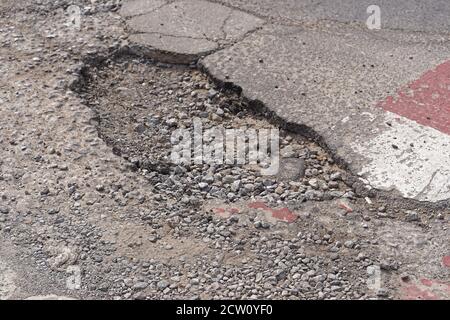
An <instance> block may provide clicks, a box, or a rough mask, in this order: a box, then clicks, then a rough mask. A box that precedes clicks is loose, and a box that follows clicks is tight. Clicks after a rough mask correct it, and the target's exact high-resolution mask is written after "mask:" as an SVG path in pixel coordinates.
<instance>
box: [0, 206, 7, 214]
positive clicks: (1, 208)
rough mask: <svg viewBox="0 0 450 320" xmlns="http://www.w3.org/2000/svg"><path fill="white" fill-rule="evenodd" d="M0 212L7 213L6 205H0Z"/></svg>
mask: <svg viewBox="0 0 450 320" xmlns="http://www.w3.org/2000/svg"><path fill="white" fill-rule="evenodd" d="M0 213H3V214H8V213H9V208H7V207H0Z"/></svg>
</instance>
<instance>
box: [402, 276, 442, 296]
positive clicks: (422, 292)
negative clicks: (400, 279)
mask: <svg viewBox="0 0 450 320" xmlns="http://www.w3.org/2000/svg"><path fill="white" fill-rule="evenodd" d="M401 292H402V294H401V298H402V299H404V300H448V299H449V297H450V285H449V284H448V283H444V282H442V281H436V280H431V279H426V278H422V279H420V281H418V282H417V281H416V282H415V283H410V284H407V285H404V286H403V287H402V289H401Z"/></svg>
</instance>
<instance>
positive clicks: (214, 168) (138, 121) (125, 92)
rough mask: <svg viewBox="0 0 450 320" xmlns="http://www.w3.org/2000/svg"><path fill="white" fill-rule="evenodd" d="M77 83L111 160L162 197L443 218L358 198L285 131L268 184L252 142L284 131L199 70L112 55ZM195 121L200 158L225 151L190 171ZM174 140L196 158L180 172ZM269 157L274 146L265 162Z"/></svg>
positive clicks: (324, 160) (372, 196) (328, 163)
mask: <svg viewBox="0 0 450 320" xmlns="http://www.w3.org/2000/svg"><path fill="white" fill-rule="evenodd" d="M81 74H82V76H81V78H80V80H82V81H80V82H79V83H78V86H77V91H78V93H79V94H80V95H81V96H82V98H83V100H84V102H85V103H86V104H87V105H88V106H90V107H91V108H92V109H93V110H94V111H95V113H96V115H97V116H96V118H95V119H94V120H95V121H96V123H97V128H98V131H99V135H100V137H101V138H102V139H104V140H105V141H106V142H107V143H108V144H109V145H110V146H112V148H113V152H114V153H115V154H117V155H120V156H122V157H123V158H125V159H126V160H128V161H129V163H130V169H131V170H135V171H137V172H138V173H140V174H142V175H144V176H145V177H146V178H148V180H149V182H150V186H151V187H152V188H154V190H156V192H157V193H160V194H162V195H165V196H169V197H171V198H172V199H175V200H176V201H180V202H181V203H183V204H186V205H194V206H198V205H199V204H202V203H204V202H205V200H208V201H209V200H210V199H218V200H221V201H224V202H226V203H234V202H239V201H247V200H249V199H253V200H255V199H256V200H258V201H259V200H261V201H263V202H264V203H270V204H272V205H278V206H280V205H283V206H286V207H289V208H290V209H293V210H295V209H297V208H299V207H301V205H302V203H305V202H309V201H331V200H336V203H337V204H336V207H337V209H338V210H342V211H344V212H351V211H353V209H352V206H354V205H355V206H357V207H364V209H365V210H369V211H371V212H372V213H373V214H375V215H377V216H378V217H380V218H386V217H388V218H389V217H391V218H394V217H395V218H400V219H406V220H410V221H420V220H421V219H422V220H423V221H424V222H425V221H426V220H428V219H430V218H433V217H442V213H439V212H441V211H440V210H436V211H435V210H429V209H427V208H426V207H425V206H415V207H414V205H413V207H414V209H417V210H418V212H410V211H408V210H406V209H408V208H409V209H411V204H408V205H407V206H406V207H407V208H406V207H403V203H402V202H401V201H399V202H396V203H393V202H392V201H389V200H383V199H380V198H378V197H377V195H376V193H375V192H371V191H370V190H369V191H368V190H361V189H358V188H359V186H361V184H358V183H357V182H356V183H355V177H354V176H352V175H351V174H349V173H348V172H347V171H346V170H345V169H343V168H342V167H340V166H338V165H337V164H336V163H335V162H334V160H333V157H332V156H331V155H330V154H329V152H327V151H326V150H325V149H323V148H322V147H321V146H320V145H319V144H318V143H316V142H315V141H313V140H311V139H308V138H305V137H304V136H302V135H300V134H296V133H293V132H292V131H287V130H285V129H280V137H279V147H280V163H279V170H278V172H277V174H275V175H265V174H262V171H261V168H262V167H263V166H264V164H261V163H258V164H257V165H250V164H248V162H249V158H248V156H249V153H250V151H249V147H250V142H251V141H252V139H254V138H255V137H254V136H251V135H249V132H251V131H252V130H253V132H256V133H259V132H261V131H263V130H264V129H265V130H269V131H270V130H273V129H275V128H279V123H278V121H277V120H276V119H273V117H271V115H270V114H268V113H265V111H264V110H263V109H258V106H255V105H252V104H251V103H249V102H247V101H246V100H245V99H244V98H243V97H242V96H241V95H240V94H239V93H238V92H236V91H235V90H232V89H230V88H227V87H226V86H218V85H216V84H215V83H214V82H213V81H212V80H211V79H210V78H209V77H208V76H207V75H205V74H204V73H202V72H201V71H200V70H198V69H197V68H195V67H194V66H191V67H188V66H180V65H169V64H162V63H158V62H155V61H151V60H149V59H145V58H141V57H137V56H130V55H128V54H116V55H111V56H109V57H102V58H98V59H93V60H91V62H88V63H87V64H86V65H85V67H84V68H83V69H82V71H81ZM194 119H195V121H198V122H199V123H200V126H201V130H202V131H201V134H203V139H202V141H201V143H202V144H203V146H202V147H203V149H202V150H203V153H205V150H206V149H205V148H210V149H209V150H212V149H214V146H216V145H217V144H221V146H222V147H223V148H222V150H223V152H224V155H223V157H222V158H223V159H224V163H223V164H208V163H210V162H208V161H204V159H203V161H202V163H199V162H196V161H194V160H195V158H194V155H195V153H194V148H195V147H197V144H198V141H196V140H195V137H194V136H193V134H192V132H193V128H194V127H195V125H194ZM217 128H218V130H219V131H220V132H221V133H223V140H222V141H220V140H219V141H218V140H215V139H214V138H211V139H208V137H206V136H205V134H206V132H207V131H208V129H217ZM283 128H284V127H283ZM229 129H234V130H235V133H238V135H239V134H242V135H244V139H245V140H243V141H244V142H245V147H246V149H245V156H246V158H245V161H244V162H245V163H244V164H236V162H237V161H236V159H233V161H234V163H230V162H228V163H227V161H226V155H225V153H226V149H227V145H226V143H225V139H226V138H225V135H226V134H225V131H227V130H229ZM177 130H178V131H179V130H187V131H188V132H189V141H190V144H191V145H190V155H191V156H192V158H191V159H190V161H187V162H185V163H178V164H177V163H174V162H173V161H172V159H171V153H172V151H173V148H174V146H175V145H176V144H177V143H178V142H179V141H176V142H175V143H174V141H171V138H172V135H173V134H174V132H176V131H177ZM238 130H243V131H238ZM241 138H242V137H241ZM235 147H236V145H235ZM271 151H272V150H271V149H270V143H269V145H268V146H267V152H268V153H270V152H271ZM213 154H214V151H213ZM234 155H235V157H236V154H234ZM205 162H207V163H205ZM265 165H266V167H267V163H266V164H265ZM421 213H426V214H423V215H422V214H421ZM419 215H420V216H421V218H419Z"/></svg>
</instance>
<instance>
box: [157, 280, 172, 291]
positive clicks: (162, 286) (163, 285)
mask: <svg viewBox="0 0 450 320" xmlns="http://www.w3.org/2000/svg"><path fill="white" fill-rule="evenodd" d="M169 285H170V283H169V282H168V281H166V280H161V281H158V283H157V284H156V287H157V288H158V289H159V290H164V289H166V288H167V287H168V286H169Z"/></svg>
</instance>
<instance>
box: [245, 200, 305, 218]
mask: <svg viewBox="0 0 450 320" xmlns="http://www.w3.org/2000/svg"><path fill="white" fill-rule="evenodd" d="M248 207H249V208H251V209H262V210H264V211H266V212H268V213H269V215H270V216H269V217H268V218H273V219H275V220H278V221H283V222H287V223H292V222H294V221H295V220H297V218H298V216H297V215H296V214H294V213H293V212H292V211H290V210H289V209H288V208H281V209H273V208H270V207H268V206H267V205H266V204H265V203H264V202H261V201H256V202H252V203H250V204H249V205H248Z"/></svg>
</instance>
